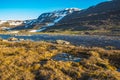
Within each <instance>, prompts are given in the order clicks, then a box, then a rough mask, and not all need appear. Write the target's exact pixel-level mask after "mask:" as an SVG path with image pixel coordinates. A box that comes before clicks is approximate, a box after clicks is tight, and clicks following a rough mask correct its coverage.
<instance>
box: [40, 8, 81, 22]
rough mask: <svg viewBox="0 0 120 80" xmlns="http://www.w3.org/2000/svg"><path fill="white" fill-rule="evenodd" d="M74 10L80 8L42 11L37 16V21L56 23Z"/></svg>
mask: <svg viewBox="0 0 120 80" xmlns="http://www.w3.org/2000/svg"><path fill="white" fill-rule="evenodd" d="M74 11H80V9H78V8H66V9H64V10H58V11H53V12H48V13H43V14H41V15H40V16H39V17H38V22H39V23H57V22H59V21H60V20H61V19H62V18H63V17H64V16H66V15H68V14H71V13H73V12H74Z"/></svg>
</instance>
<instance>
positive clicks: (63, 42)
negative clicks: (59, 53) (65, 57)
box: [56, 40, 70, 45]
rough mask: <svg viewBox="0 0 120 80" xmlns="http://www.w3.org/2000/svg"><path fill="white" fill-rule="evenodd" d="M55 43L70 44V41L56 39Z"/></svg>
mask: <svg viewBox="0 0 120 80" xmlns="http://www.w3.org/2000/svg"><path fill="white" fill-rule="evenodd" d="M56 43H57V44H67V45H68V44H70V42H68V41H65V40H56Z"/></svg>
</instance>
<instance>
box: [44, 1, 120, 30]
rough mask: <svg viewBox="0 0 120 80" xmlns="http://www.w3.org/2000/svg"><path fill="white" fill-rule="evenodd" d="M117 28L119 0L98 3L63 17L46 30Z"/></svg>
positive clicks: (119, 14) (119, 15) (119, 24)
mask: <svg viewBox="0 0 120 80" xmlns="http://www.w3.org/2000/svg"><path fill="white" fill-rule="evenodd" d="M99 29H101V30H116V29H117V30H119V29H120V1H119V0H113V1H107V2H103V3H100V4H98V5H96V6H92V7H89V8H88V9H84V10H81V11H77V12H73V13H72V14H69V15H67V16H66V17H64V18H63V19H62V20H61V21H60V22H59V23H57V24H56V26H54V27H51V28H48V29H47V30H46V31H65V30H72V31H81V30H99Z"/></svg>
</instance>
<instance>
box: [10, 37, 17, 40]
mask: <svg viewBox="0 0 120 80" xmlns="http://www.w3.org/2000/svg"><path fill="white" fill-rule="evenodd" d="M8 41H18V38H15V37H11V38H9V39H8Z"/></svg>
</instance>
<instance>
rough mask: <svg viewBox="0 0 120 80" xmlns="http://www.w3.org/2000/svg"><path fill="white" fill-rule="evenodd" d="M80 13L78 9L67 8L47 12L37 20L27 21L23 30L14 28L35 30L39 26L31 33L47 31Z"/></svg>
mask: <svg viewBox="0 0 120 80" xmlns="http://www.w3.org/2000/svg"><path fill="white" fill-rule="evenodd" d="M75 11H80V9H78V8H66V9H63V10H56V11H53V12H47V13H43V14H41V15H40V16H39V17H38V18H37V19H33V20H25V21H24V26H22V27H21V28H18V27H16V28H14V29H15V30H17V29H34V27H36V26H37V29H34V30H31V31H30V32H40V31H43V30H45V29H46V28H47V27H50V26H53V25H54V24H56V23H58V22H59V21H60V20H62V19H63V18H64V17H65V16H67V15H69V14H71V13H73V12H75Z"/></svg>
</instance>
